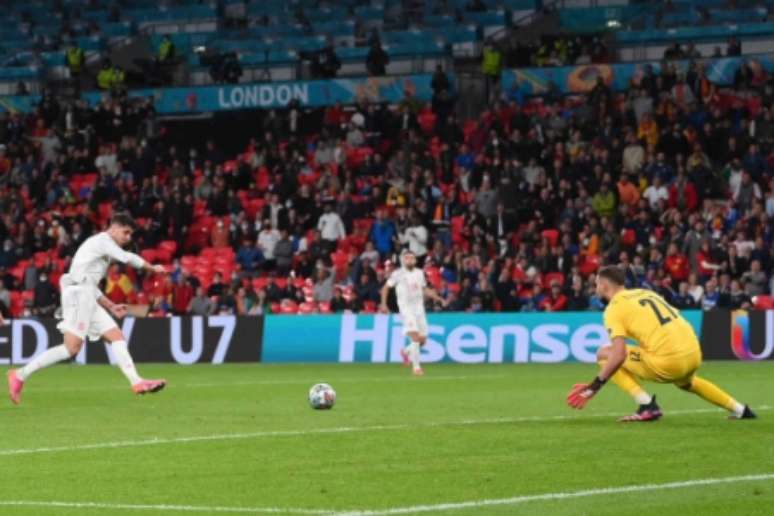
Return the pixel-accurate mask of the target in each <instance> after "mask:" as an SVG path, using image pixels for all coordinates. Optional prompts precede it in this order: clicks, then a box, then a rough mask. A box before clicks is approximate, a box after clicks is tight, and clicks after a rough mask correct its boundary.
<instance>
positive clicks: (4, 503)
mask: <svg viewBox="0 0 774 516" xmlns="http://www.w3.org/2000/svg"><path fill="white" fill-rule="evenodd" d="M0 507H46V508H52V509H53V508H57V509H103V510H115V511H155V512H164V511H176V512H206V513H216V512H226V513H241V514H316V515H332V514H334V513H333V512H332V511H326V510H318V509H300V508H286V509H285V508H281V507H218V506H200V505H174V504H131V503H100V502H60V501H51V502H44V501H33V500H0Z"/></svg>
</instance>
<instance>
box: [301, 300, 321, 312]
mask: <svg viewBox="0 0 774 516" xmlns="http://www.w3.org/2000/svg"><path fill="white" fill-rule="evenodd" d="M315 312H317V306H316V305H315V303H314V302H309V301H305V302H303V303H301V304H300V305H298V313H299V314H313V313H315Z"/></svg>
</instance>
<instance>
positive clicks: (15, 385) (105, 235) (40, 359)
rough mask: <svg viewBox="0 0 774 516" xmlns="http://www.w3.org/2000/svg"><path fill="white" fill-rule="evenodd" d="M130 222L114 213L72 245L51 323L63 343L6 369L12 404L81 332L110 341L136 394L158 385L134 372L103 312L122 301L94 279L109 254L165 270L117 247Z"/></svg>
mask: <svg viewBox="0 0 774 516" xmlns="http://www.w3.org/2000/svg"><path fill="white" fill-rule="evenodd" d="M134 227H135V224H134V221H133V220H132V218H131V216H129V215H127V214H123V213H118V214H116V215H114V216H113V218H112V219H111V220H110V227H109V228H108V229H107V231H103V232H102V233H97V234H96V235H93V236H91V237H89V238H88V239H86V241H85V242H83V244H81V246H80V247H79V248H78V251H76V253H75V256H73V260H72V263H71V264H70V270H69V271H68V272H67V274H64V275H63V276H62V278H61V279H60V280H59V285H60V287H61V290H62V291H61V299H62V316H63V317H62V321H61V322H60V323H59V324H58V325H57V328H58V329H59V331H61V332H62V333H63V334H64V343H63V344H60V345H59V346H55V347H53V348H50V349H48V350H46V351H44V352H43V353H41V354H40V355H38V356H36V357H35V358H33V359H32V360H31V361H30V362H29V363H28V364H27V365H25V366H24V367H22V368H20V369H12V370H10V371H8V393H9V395H10V397H11V401H12V402H13V403H14V404H17V405H18V404H19V403H20V402H21V392H22V389H23V388H24V383H25V382H26V381H27V379H28V378H29V377H30V375H32V374H33V373H34V372H35V371H37V370H39V369H43V368H44V367H48V366H50V365H53V364H56V363H57V362H61V361H63V360H68V359H70V358H71V357H74V356H75V355H77V354H78V352H79V351H80V350H81V348H82V347H83V343H84V339H85V338H86V337H87V336H88V337H89V338H91V339H97V338H99V337H102V338H103V339H105V340H106V341H107V342H109V343H110V348H111V350H112V352H113V357H114V358H115V360H116V363H117V364H118V367H119V368H120V369H121V372H122V373H123V374H124V376H126V378H127V379H128V380H129V383H130V384H131V385H132V390H133V391H134V392H135V393H136V394H146V393H149V392H158V391H160V390H161V389H163V388H164V386H165V385H166V380H144V379H143V378H140V376H139V375H138V374H137V370H136V369H135V367H134V361H133V360H132V357H131V355H129V349H128V347H127V343H126V339H125V338H124V335H123V333H122V332H121V330H120V329H119V328H118V325H117V324H116V321H115V320H114V319H113V318H112V317H110V314H108V311H109V312H110V313H112V314H113V315H115V316H116V317H118V318H121V317H124V316H125V315H126V313H127V308H126V305H118V304H115V303H113V302H112V301H110V300H109V299H108V298H107V297H105V295H104V294H103V293H102V292H101V291H100V290H99V282H100V280H102V278H104V277H105V274H106V273H107V269H108V266H109V265H110V262H111V260H113V261H116V262H120V263H127V264H129V265H131V266H132V267H134V268H136V269H142V270H146V271H148V272H152V273H156V274H163V273H165V272H166V271H165V270H164V267H163V266H162V265H151V264H149V263H148V262H146V261H145V260H144V259H143V258H142V257H140V256H138V255H136V254H134V253H130V252H128V251H125V250H124V249H122V248H123V247H124V246H125V245H127V244H128V243H129V241H130V240H131V239H132V231H134Z"/></svg>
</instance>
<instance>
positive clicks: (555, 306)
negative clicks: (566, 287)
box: [540, 283, 567, 312]
mask: <svg viewBox="0 0 774 516" xmlns="http://www.w3.org/2000/svg"><path fill="white" fill-rule="evenodd" d="M566 308H567V296H565V295H564V293H562V286H561V285H559V283H553V284H552V285H551V292H550V293H549V294H548V295H547V296H545V297H544V298H543V301H541V303H540V309H541V310H542V311H544V312H561V311H562V310H565V309H566Z"/></svg>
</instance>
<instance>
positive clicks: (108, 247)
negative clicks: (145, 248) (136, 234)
mask: <svg viewBox="0 0 774 516" xmlns="http://www.w3.org/2000/svg"><path fill="white" fill-rule="evenodd" d="M102 251H103V252H104V253H105V254H106V255H107V256H109V257H110V258H112V259H113V260H115V261H117V262H121V263H126V264H129V265H131V266H132V267H134V268H135V269H142V268H143V267H145V265H146V262H145V260H144V259H143V258H142V257H141V256H139V255H136V254H134V253H130V252H129V251H125V250H123V249H121V247H119V245H118V244H116V243H115V241H114V240H113V239H112V238H110V237H109V236H107V235H106V238H105V239H104V240H103V245H102Z"/></svg>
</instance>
